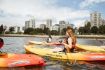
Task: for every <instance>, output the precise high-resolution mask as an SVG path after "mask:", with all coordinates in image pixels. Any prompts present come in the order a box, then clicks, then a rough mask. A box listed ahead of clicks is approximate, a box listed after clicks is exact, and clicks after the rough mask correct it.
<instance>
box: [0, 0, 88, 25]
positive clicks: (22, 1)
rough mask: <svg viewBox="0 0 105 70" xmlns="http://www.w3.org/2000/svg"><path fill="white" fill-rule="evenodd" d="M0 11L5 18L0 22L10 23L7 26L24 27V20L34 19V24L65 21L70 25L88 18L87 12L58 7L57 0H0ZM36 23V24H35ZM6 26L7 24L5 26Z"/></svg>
mask: <svg viewBox="0 0 105 70" xmlns="http://www.w3.org/2000/svg"><path fill="white" fill-rule="evenodd" d="M0 1H2V2H1V3H0V9H1V10H2V11H4V12H5V13H4V15H5V17H2V16H1V18H2V19H0V21H2V22H3V21H4V22H6V23H5V24H7V23H10V24H9V25H13V24H14V25H21V26H24V24H25V20H28V19H29V18H33V16H34V18H35V20H36V24H41V23H43V22H42V21H46V19H52V20H53V21H57V23H58V21H59V20H66V21H70V23H73V22H71V21H74V22H78V23H76V24H77V25H78V24H79V22H80V21H81V22H82V21H83V19H84V18H87V17H89V10H74V9H73V8H71V7H61V6H58V4H57V2H58V1H59V0H0ZM7 13H8V14H7ZM37 21H38V23H37ZM81 22H80V23H81ZM7 25H8V24H7Z"/></svg>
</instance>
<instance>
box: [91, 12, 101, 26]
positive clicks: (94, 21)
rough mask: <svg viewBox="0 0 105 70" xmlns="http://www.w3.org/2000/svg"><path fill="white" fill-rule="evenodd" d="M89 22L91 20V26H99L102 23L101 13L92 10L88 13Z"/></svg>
mask: <svg viewBox="0 0 105 70" xmlns="http://www.w3.org/2000/svg"><path fill="white" fill-rule="evenodd" d="M90 22H91V27H93V26H97V27H99V26H100V25H102V19H101V13H99V12H93V13H91V14H90Z"/></svg>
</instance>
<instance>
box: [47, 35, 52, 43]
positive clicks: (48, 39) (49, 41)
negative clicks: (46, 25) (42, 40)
mask: <svg viewBox="0 0 105 70" xmlns="http://www.w3.org/2000/svg"><path fill="white" fill-rule="evenodd" d="M51 41H52V37H51V35H49V37H48V38H47V43H51Z"/></svg>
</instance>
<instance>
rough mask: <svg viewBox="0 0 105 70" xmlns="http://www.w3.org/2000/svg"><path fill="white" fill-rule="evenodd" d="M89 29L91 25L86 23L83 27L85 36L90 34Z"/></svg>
mask: <svg viewBox="0 0 105 70" xmlns="http://www.w3.org/2000/svg"><path fill="white" fill-rule="evenodd" d="M90 28H91V23H90V22H87V24H86V25H85V27H84V32H85V34H90Z"/></svg>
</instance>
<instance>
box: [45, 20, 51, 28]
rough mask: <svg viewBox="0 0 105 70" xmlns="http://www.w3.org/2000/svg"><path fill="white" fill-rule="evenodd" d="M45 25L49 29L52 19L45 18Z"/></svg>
mask: <svg viewBox="0 0 105 70" xmlns="http://www.w3.org/2000/svg"><path fill="white" fill-rule="evenodd" d="M46 27H48V28H49V29H50V30H51V28H52V20H51V19H47V21H46Z"/></svg>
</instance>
